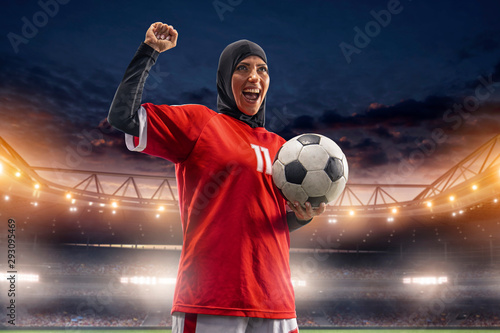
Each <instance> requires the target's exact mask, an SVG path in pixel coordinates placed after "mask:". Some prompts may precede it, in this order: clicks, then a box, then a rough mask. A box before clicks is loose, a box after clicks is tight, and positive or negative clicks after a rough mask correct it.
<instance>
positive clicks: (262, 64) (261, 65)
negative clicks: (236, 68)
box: [238, 61, 267, 67]
mask: <svg viewBox="0 0 500 333" xmlns="http://www.w3.org/2000/svg"><path fill="white" fill-rule="evenodd" d="M238 65H247V66H250V64H249V63H248V62H243V61H242V62H240V63H239V64H238ZM257 66H258V67H267V64H266V63H261V64H257Z"/></svg>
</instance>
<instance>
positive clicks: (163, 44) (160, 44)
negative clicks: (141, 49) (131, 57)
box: [144, 22, 179, 53]
mask: <svg viewBox="0 0 500 333" xmlns="http://www.w3.org/2000/svg"><path fill="white" fill-rule="evenodd" d="M178 35H179V34H178V33H177V30H175V29H174V28H173V27H172V26H171V25H168V24H163V23H161V22H156V23H153V24H151V26H150V27H149V29H148V31H147V32H146V39H145V40H144V43H146V44H148V45H149V46H151V47H152V48H153V49H155V50H156V51H158V52H160V53H161V52H164V51H166V50H169V49H171V48H174V47H175V46H176V45H177V37H178Z"/></svg>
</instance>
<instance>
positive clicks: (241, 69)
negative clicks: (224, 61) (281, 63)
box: [231, 56, 269, 116]
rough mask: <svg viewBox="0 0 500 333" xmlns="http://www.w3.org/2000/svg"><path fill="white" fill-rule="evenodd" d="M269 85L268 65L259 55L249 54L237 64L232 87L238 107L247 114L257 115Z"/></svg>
mask: <svg viewBox="0 0 500 333" xmlns="http://www.w3.org/2000/svg"><path fill="white" fill-rule="evenodd" d="M268 87H269V73H268V71H267V65H266V63H265V62H264V60H262V59H261V58H260V57H258V56H249V57H246V58H245V59H243V60H242V61H240V62H239V63H238V65H236V69H235V70H234V73H233V76H232V79H231V88H232V90H233V96H234V100H235V101H236V105H237V106H238V109H239V110H240V111H241V112H243V113H244V114H246V115H249V116H253V115H255V114H256V113H257V112H258V111H259V108H260V105H261V104H262V102H263V101H264V97H266V93H267V88H268Z"/></svg>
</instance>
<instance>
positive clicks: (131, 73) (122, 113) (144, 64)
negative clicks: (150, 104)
mask: <svg viewBox="0 0 500 333" xmlns="http://www.w3.org/2000/svg"><path fill="white" fill-rule="evenodd" d="M177 37H178V33H177V31H176V30H175V29H174V28H173V27H172V26H169V25H167V24H163V23H161V22H156V23H153V24H152V25H151V26H150V27H149V29H148V31H147V32H146V38H145V40H144V43H142V44H141V46H139V49H138V50H137V52H136V53H135V55H134V58H133V59H132V61H131V62H130V65H129V66H128V67H127V70H126V71H125V75H124V76H123V79H122V82H121V83H120V85H119V86H118V89H117V91H116V93H115V97H114V98H113V102H112V103H111V107H110V109H109V114H108V122H109V123H110V124H111V126H113V127H115V128H116V129H119V130H120V131H122V132H124V133H127V134H130V135H134V136H139V118H138V114H137V111H138V110H139V108H140V107H141V99H142V91H143V89H144V84H145V82H146V78H147V77H148V75H149V70H150V69H151V67H153V65H154V63H155V62H156V59H157V58H158V55H159V54H160V53H161V52H164V51H166V50H169V49H171V48H174V47H175V46H176V45H177Z"/></svg>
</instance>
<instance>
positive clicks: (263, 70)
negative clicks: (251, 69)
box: [258, 67, 267, 73]
mask: <svg viewBox="0 0 500 333" xmlns="http://www.w3.org/2000/svg"><path fill="white" fill-rule="evenodd" d="M258 71H259V72H263V73H267V67H259V68H258Z"/></svg>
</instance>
